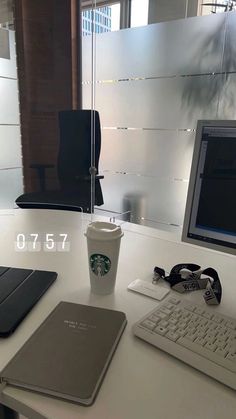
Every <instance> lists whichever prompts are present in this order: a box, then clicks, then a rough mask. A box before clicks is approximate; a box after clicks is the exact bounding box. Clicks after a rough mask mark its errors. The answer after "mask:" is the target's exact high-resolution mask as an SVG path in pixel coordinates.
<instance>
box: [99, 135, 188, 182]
mask: <svg viewBox="0 0 236 419" xmlns="http://www.w3.org/2000/svg"><path fill="white" fill-rule="evenodd" d="M194 138H195V132H192V131H191V132H186V131H184V132H183V131H176V130H174V131H170V130H168V131H162V130H160V131H158V130H153V131H150V130H117V129H115V130H111V129H103V130H102V152H101V158H100V172H101V173H102V172H104V173H103V174H104V176H106V172H107V171H108V172H111V173H114V172H117V173H133V174H140V175H146V176H158V177H159V178H161V179H172V180H173V179H188V178H189V172H190V167H191V161H192V151H193V144H194Z"/></svg>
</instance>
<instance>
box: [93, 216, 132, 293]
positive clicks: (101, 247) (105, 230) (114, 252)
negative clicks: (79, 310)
mask: <svg viewBox="0 0 236 419" xmlns="http://www.w3.org/2000/svg"><path fill="white" fill-rule="evenodd" d="M123 234H124V233H122V230H121V228H120V227H119V226H117V225H116V224H113V223H107V222H103V221H95V222H92V223H90V224H89V225H88V228H87V232H86V233H85V236H86V237H87V245H88V262H89V274H90V284H91V291H92V292H93V293H95V294H110V293H112V292H113V291H114V287H115V282H116V272H117V265H118V258H119V251H120V239H121V237H122V236H123Z"/></svg>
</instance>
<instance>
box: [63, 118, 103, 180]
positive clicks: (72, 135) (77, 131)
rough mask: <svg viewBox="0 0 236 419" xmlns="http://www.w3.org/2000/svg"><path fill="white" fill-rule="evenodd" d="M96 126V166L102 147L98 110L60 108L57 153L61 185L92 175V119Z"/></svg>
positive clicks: (96, 165)
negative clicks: (90, 170) (65, 109)
mask: <svg viewBox="0 0 236 419" xmlns="http://www.w3.org/2000/svg"><path fill="white" fill-rule="evenodd" d="M92 112H93V115H94V126H95V167H96V169H97V173H98V162H99V156H100V149H101V128H100V119H99V114H98V112H97V111H91V110H70V111H61V112H59V128H60V146H59V153H58V178H59V182H60V185H61V187H66V188H67V187H70V186H73V185H76V184H78V179H79V178H81V177H83V176H89V175H90V172H89V168H90V166H91V121H92V115H91V113H92Z"/></svg>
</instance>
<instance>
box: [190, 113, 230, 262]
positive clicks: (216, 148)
mask: <svg viewBox="0 0 236 419" xmlns="http://www.w3.org/2000/svg"><path fill="white" fill-rule="evenodd" d="M182 240H183V241H186V242H189V243H192V244H197V245H200V246H204V247H208V248H211V249H216V250H219V251H223V252H227V253H232V254H234V255H236V121H198V124H197V131H196V139H195V146H194V152H193V160H192V168H191V175H190V181H189V188H188V196H187V203H186V211H185V217H184V227H183V234H182Z"/></svg>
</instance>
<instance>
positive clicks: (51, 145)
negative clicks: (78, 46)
mask: <svg viewBox="0 0 236 419" xmlns="http://www.w3.org/2000/svg"><path fill="white" fill-rule="evenodd" d="M72 3H73V0H15V27H16V50H17V65H18V78H19V96H20V113H21V134H22V152H23V166H24V185H25V192H31V191H36V190H38V189H39V180H38V176H37V173H36V171H35V170H34V169H32V168H30V165H31V164H53V165H55V168H54V169H48V172H47V173H48V175H49V177H48V179H47V187H48V188H49V189H51V188H54V187H55V186H56V185H57V172H56V161H57V152H58V140H59V132H58V111H60V110H66V109H73V106H77V105H78V99H76V98H75V93H73V91H75V88H76V83H77V85H78V83H79V80H78V77H77V79H76V83H75V82H74V83H72V80H73V77H72V74H74V80H75V75H76V74H77V69H76V66H78V60H77V61H76V60H74V61H73V60H72V19H73V13H72ZM77 3H78V4H79V3H80V2H79V1H77ZM74 42H77V40H74ZM73 97H74V99H73ZM76 97H78V94H77V92H76Z"/></svg>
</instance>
